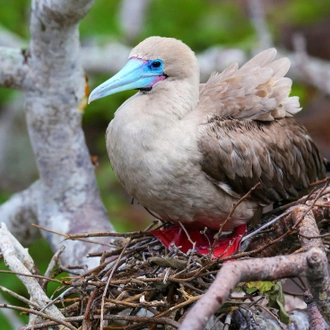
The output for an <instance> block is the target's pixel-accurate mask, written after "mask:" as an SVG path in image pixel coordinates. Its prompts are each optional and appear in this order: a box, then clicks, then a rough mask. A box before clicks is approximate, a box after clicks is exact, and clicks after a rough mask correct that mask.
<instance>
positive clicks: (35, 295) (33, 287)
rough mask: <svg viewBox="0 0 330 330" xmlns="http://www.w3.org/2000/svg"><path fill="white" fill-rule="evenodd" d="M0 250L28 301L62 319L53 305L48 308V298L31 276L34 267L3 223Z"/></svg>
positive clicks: (0, 234)
mask: <svg viewBox="0 0 330 330" xmlns="http://www.w3.org/2000/svg"><path fill="white" fill-rule="evenodd" d="M0 248H1V252H2V255H3V258H4V260H5V263H6V265H7V266H8V267H9V268H10V269H11V270H12V271H13V272H15V273H20V274H26V275H29V276H24V275H18V277H19V278H20V280H21V281H22V283H23V284H24V286H25V287H26V288H27V290H28V292H29V295H30V299H31V300H32V301H33V302H34V303H36V304H37V305H38V307H39V308H40V309H43V308H45V312H46V313H47V314H50V315H52V316H54V317H56V318H64V316H63V314H62V313H61V312H60V310H59V309H58V308H57V307H56V306H55V305H50V306H48V307H46V306H47V304H48V303H49V298H48V297H47V296H46V294H45V292H44V291H43V290H42V288H41V287H40V285H39V283H38V281H37V279H36V278H34V277H32V276H31V275H32V274H33V273H34V271H35V265H34V262H33V260H32V259H31V257H30V255H29V254H28V252H27V250H26V249H24V248H23V246H22V245H21V244H20V243H19V242H18V241H17V240H16V239H15V237H14V236H13V235H12V234H11V233H10V232H9V231H8V230H7V227H6V225H5V224H4V223H2V224H1V225H0Z"/></svg>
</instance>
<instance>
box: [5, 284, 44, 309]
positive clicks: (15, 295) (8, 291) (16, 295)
mask: <svg viewBox="0 0 330 330" xmlns="http://www.w3.org/2000/svg"><path fill="white" fill-rule="evenodd" d="M0 290H2V291H3V292H6V293H8V294H10V295H11V296H13V297H15V298H16V299H18V300H20V301H22V302H23V303H25V304H27V305H28V306H31V307H33V308H34V309H39V306H38V304H36V303H34V302H33V301H31V300H29V299H27V298H25V297H23V296H21V295H19V294H18V293H16V292H13V291H11V290H9V289H7V288H5V287H4V286H2V285H1V286H0Z"/></svg>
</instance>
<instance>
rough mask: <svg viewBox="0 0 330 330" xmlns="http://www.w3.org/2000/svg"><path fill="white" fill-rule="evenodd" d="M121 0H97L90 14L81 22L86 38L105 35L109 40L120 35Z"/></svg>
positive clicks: (83, 34) (82, 32)
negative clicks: (119, 13)
mask: <svg viewBox="0 0 330 330" xmlns="http://www.w3.org/2000/svg"><path fill="white" fill-rule="evenodd" d="M120 2H121V1H120V0H112V1H95V3H94V5H93V7H92V8H91V10H90V12H89V13H88V15H87V16H86V17H85V18H84V20H83V21H82V22H81V24H80V32H81V35H82V36H83V37H84V38H88V37H95V36H99V37H100V36H103V37H104V39H105V40H107V41H109V39H110V38H111V37H112V38H118V37H119V36H120V27H119V21H118V10H119V6H120Z"/></svg>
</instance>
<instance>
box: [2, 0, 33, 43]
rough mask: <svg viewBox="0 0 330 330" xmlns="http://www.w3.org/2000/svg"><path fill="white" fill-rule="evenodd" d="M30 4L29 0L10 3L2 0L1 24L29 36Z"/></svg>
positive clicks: (16, 0) (23, 35)
mask: <svg viewBox="0 0 330 330" xmlns="http://www.w3.org/2000/svg"><path fill="white" fill-rule="evenodd" d="M30 5H31V1H29V0H15V1H13V2H10V4H9V2H7V1H5V0H0V6H1V10H0V26H1V25H2V26H4V27H5V28H7V29H8V30H9V31H12V32H14V33H16V34H18V35H19V36H21V37H23V38H27V37H28V36H29V18H30V10H31V7H30Z"/></svg>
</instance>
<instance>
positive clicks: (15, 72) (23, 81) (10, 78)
mask: <svg viewBox="0 0 330 330" xmlns="http://www.w3.org/2000/svg"><path fill="white" fill-rule="evenodd" d="M0 68H1V70H0V85H1V86H4V87H8V88H15V89H28V88H31V87H32V86H31V81H30V79H29V78H30V77H29V67H28V65H27V64H26V56H25V55H24V52H23V51H22V50H21V49H16V48H7V47H0Z"/></svg>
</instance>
